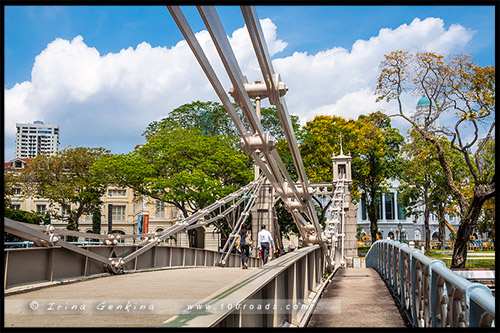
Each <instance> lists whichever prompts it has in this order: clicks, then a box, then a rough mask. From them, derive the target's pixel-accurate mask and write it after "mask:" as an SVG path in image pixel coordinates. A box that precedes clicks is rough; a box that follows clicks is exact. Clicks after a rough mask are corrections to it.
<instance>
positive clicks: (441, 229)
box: [437, 203, 446, 250]
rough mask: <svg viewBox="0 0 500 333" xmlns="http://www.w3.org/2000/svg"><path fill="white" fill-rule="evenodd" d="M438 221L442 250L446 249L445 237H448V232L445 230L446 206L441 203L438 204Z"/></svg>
mask: <svg viewBox="0 0 500 333" xmlns="http://www.w3.org/2000/svg"><path fill="white" fill-rule="evenodd" d="M437 214H438V223H439V242H440V243H441V245H440V248H441V250H444V249H445V239H446V232H445V229H444V228H445V226H444V221H445V217H444V207H443V205H442V204H441V203H439V204H438V210H437Z"/></svg>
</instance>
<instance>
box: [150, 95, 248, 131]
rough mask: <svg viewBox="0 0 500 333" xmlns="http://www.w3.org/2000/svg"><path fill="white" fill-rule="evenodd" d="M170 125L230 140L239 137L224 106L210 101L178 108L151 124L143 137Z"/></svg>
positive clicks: (197, 102)
mask: <svg viewBox="0 0 500 333" xmlns="http://www.w3.org/2000/svg"><path fill="white" fill-rule="evenodd" d="M237 110H238V108H237ZM172 124H176V125H177V126H179V127H182V128H185V129H189V128H196V129H199V130H201V131H202V132H203V133H204V134H207V135H225V136H227V137H230V138H236V137H237V136H238V135H239V133H238V130H237V129H236V126H235V125H234V123H233V121H232V120H231V118H230V117H229V115H228V113H227V111H226V109H225V108H224V106H223V105H222V104H220V103H218V102H210V101H208V102H201V101H194V102H191V103H189V104H183V105H181V106H179V107H178V108H176V109H174V110H172V111H170V112H169V114H168V116H167V117H165V118H163V119H161V120H160V121H153V122H151V123H150V124H149V125H148V127H147V128H146V130H145V131H144V133H143V135H144V136H145V137H146V139H148V138H149V137H151V136H152V135H154V134H155V133H157V132H158V131H159V130H160V129H161V128H163V127H165V126H171V125H172Z"/></svg>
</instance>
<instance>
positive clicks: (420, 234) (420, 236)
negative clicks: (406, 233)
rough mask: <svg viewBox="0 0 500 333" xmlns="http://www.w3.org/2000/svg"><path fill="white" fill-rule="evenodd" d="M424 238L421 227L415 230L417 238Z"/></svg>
mask: <svg viewBox="0 0 500 333" xmlns="http://www.w3.org/2000/svg"><path fill="white" fill-rule="evenodd" d="M421 239H422V232H421V231H420V230H419V229H416V230H415V240H421Z"/></svg>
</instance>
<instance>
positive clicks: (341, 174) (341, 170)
mask: <svg viewBox="0 0 500 333" xmlns="http://www.w3.org/2000/svg"><path fill="white" fill-rule="evenodd" d="M338 171H339V179H344V178H345V174H346V172H345V164H339V169H338Z"/></svg>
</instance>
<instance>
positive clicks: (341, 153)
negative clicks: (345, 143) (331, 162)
mask: <svg viewBox="0 0 500 333" xmlns="http://www.w3.org/2000/svg"><path fill="white" fill-rule="evenodd" d="M340 155H344V151H343V150H342V133H340Z"/></svg>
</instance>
